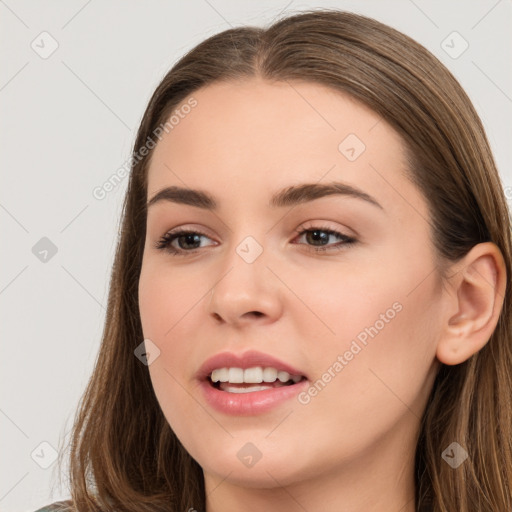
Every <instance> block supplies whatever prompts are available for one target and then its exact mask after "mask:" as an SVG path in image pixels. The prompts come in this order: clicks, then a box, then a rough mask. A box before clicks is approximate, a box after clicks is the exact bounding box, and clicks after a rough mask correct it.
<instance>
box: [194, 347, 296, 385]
mask: <svg viewBox="0 0 512 512" xmlns="http://www.w3.org/2000/svg"><path fill="white" fill-rule="evenodd" d="M254 366H261V367H263V368H269V367H271V368H275V369H276V370H278V371H285V372H288V373H289V374H290V375H300V376H305V375H304V373H303V372H301V371H300V370H297V368H294V367H293V366H290V365H289V364H287V363H284V362H283V361H280V360H279V359H276V358H275V357H273V356H271V355H269V354H264V353H263V352H258V351H256V350H249V351H247V352H244V353H242V354H235V353H233V352H221V353H219V354H216V355H214V356H213V357H210V358H209V359H207V360H206V361H205V362H204V363H203V364H202V365H201V367H200V368H199V370H198V372H197V375H196V377H197V378H198V379H199V380H204V379H206V378H207V377H209V376H210V375H211V373H212V371H213V370H215V369H217V368H242V369H244V370H245V369H246V368H252V367H254Z"/></svg>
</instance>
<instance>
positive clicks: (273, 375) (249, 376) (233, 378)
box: [211, 366, 302, 384]
mask: <svg viewBox="0 0 512 512" xmlns="http://www.w3.org/2000/svg"><path fill="white" fill-rule="evenodd" d="M290 379H291V380H292V381H293V382H295V383H297V382H299V381H300V380H301V379H302V377H301V376H300V375H290V374H289V373H288V372H284V371H278V370H276V369H275V368H262V367H261V366H255V367H252V368H247V369H245V370H244V369H242V368H217V369H215V370H213V372H212V373H211V380H212V382H229V383H231V384H242V383H247V384H259V383H261V382H275V381H276V380H279V381H280V382H288V381H289V380H290Z"/></svg>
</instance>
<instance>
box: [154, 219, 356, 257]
mask: <svg viewBox="0 0 512 512" xmlns="http://www.w3.org/2000/svg"><path fill="white" fill-rule="evenodd" d="M296 232H297V233H298V235H299V237H298V238H301V237H302V236H303V235H306V240H307V242H309V243H311V244H312V245H308V249H309V250H311V251H313V252H325V251H336V250H340V249H342V248H343V247H348V246H351V245H353V244H355V243H356V242H357V240H356V239H355V238H353V237H350V236H348V235H344V234H343V233H340V232H339V231H335V230H333V229H330V228H327V227H321V226H317V227H310V228H308V229H302V227H301V228H299V229H297V230H296ZM201 237H205V238H209V237H208V236H207V235H205V234H204V233H201V232H200V231H190V230H183V229H181V230H177V231H170V232H169V233H166V234H165V235H164V236H163V237H162V238H161V239H160V240H158V242H157V243H156V244H155V247H156V248H157V249H161V250H165V251H167V252H169V253H170V254H172V255H175V256H185V255H186V254H193V253H196V252H197V249H199V248H200V247H201ZM330 237H336V238H338V239H339V240H340V241H339V242H338V243H337V244H334V245H333V244H330V245H329V244H328V242H329V238H330ZM175 242H177V245H178V247H176V245H173V244H174V243H175Z"/></svg>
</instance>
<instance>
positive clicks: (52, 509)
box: [35, 500, 72, 512]
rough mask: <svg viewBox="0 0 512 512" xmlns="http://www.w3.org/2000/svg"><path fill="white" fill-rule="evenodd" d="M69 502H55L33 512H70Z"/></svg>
mask: <svg viewBox="0 0 512 512" xmlns="http://www.w3.org/2000/svg"><path fill="white" fill-rule="evenodd" d="M71 503H72V502H71V500H66V501H55V502H54V503H50V504H49V505H45V506H44V507H42V508H38V509H37V510H36V511H35V512H71V510H72V508H71Z"/></svg>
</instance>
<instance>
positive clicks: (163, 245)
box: [155, 229, 209, 256]
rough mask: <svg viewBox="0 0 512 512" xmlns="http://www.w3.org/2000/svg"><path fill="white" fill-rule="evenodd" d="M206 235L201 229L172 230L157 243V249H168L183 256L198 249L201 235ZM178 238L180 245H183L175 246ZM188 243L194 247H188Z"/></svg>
mask: <svg viewBox="0 0 512 512" xmlns="http://www.w3.org/2000/svg"><path fill="white" fill-rule="evenodd" d="M202 236H204V237H206V238H209V237H208V236H206V235H205V234H204V233H201V232H199V231H187V230H183V229H181V230H178V231H170V232H169V233H166V234H165V235H164V236H163V237H162V238H161V239H160V240H159V241H158V242H157V243H156V245H155V247H156V248H157V249H162V250H166V251H167V252H169V253H171V254H174V255H176V256H183V255H185V253H188V254H190V253H194V252H196V250H197V248H198V247H197V246H196V244H198V243H199V244H200V237H202ZM175 240H177V241H178V245H182V246H183V247H175V246H174V245H172V244H173V242H174V241H175ZM188 245H192V246H194V247H192V249H187V248H186V247H187V246H188Z"/></svg>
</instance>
